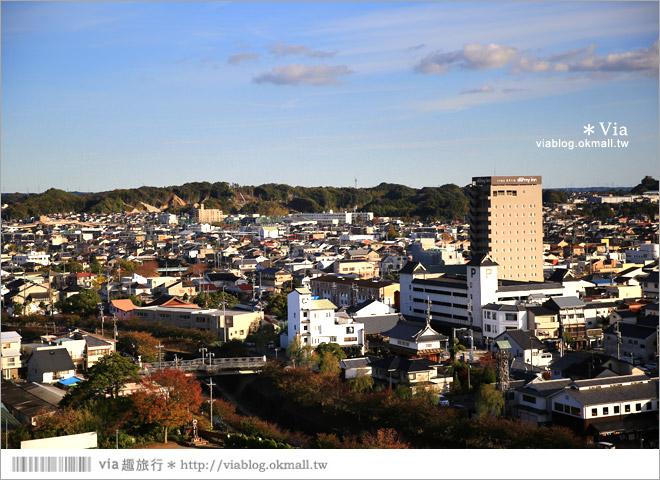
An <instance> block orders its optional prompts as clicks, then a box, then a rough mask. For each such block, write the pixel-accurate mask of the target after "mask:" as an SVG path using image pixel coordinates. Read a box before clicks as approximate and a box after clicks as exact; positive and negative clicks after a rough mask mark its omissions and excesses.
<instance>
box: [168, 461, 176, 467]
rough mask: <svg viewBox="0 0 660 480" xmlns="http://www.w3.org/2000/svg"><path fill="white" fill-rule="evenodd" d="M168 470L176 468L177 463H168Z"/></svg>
mask: <svg viewBox="0 0 660 480" xmlns="http://www.w3.org/2000/svg"><path fill="white" fill-rule="evenodd" d="M167 468H176V463H174V462H167Z"/></svg>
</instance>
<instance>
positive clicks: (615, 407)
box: [613, 405, 621, 415]
mask: <svg viewBox="0 0 660 480" xmlns="http://www.w3.org/2000/svg"><path fill="white" fill-rule="evenodd" d="M613 410H614V414H615V415H616V414H618V413H619V411H620V410H621V409H620V408H619V406H618V405H614V409H613Z"/></svg>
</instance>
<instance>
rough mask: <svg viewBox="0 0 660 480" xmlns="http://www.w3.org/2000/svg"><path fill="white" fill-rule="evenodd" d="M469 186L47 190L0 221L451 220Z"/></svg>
mask: <svg viewBox="0 0 660 480" xmlns="http://www.w3.org/2000/svg"><path fill="white" fill-rule="evenodd" d="M467 188H468V187H459V186H457V185H454V184H446V185H442V186H439V187H423V188H419V189H416V188H411V187H407V186H405V185H399V184H394V183H381V184H380V185H377V186H375V187H369V188H353V187H300V186H298V187H293V186H290V185H285V184H278V183H267V184H264V185H259V186H240V185H238V184H235V183H233V184H230V183H227V182H215V183H210V182H190V183H185V184H183V185H179V186H169V187H140V188H132V189H117V190H111V191H107V192H98V193H69V192H65V191H63V190H59V189H56V188H51V189H49V190H47V191H45V192H43V193H40V194H31V195H26V194H20V193H12V194H5V195H3V196H2V201H3V203H6V204H7V205H8V207H7V208H5V209H3V217H5V218H7V219H20V218H26V217H32V216H37V215H47V214H51V213H65V212H77V213H111V212H122V211H133V210H137V211H146V209H147V206H152V207H156V208H159V209H161V210H166V211H169V212H172V213H181V212H185V211H186V210H189V209H190V208H192V206H193V205H194V204H199V203H203V204H204V205H205V206H206V208H220V209H222V210H223V211H224V212H225V213H238V212H240V213H248V214H251V213H259V214H262V215H267V216H278V215H285V214H287V213H293V212H322V211H326V210H330V209H332V210H335V211H341V210H352V209H353V208H357V209H358V210H363V211H370V212H373V213H374V215H375V216H377V217H383V216H388V217H404V218H419V219H422V220H451V219H455V218H458V219H462V218H463V217H464V215H466V214H467V213H468V209H469V200H468V191H467ZM657 188H658V181H657V180H655V179H653V178H652V177H645V178H644V179H643V180H642V182H641V183H640V184H639V185H637V186H636V187H634V188H633V189H631V190H630V192H631V193H641V192H644V191H648V190H654V189H655V190H657ZM543 200H544V203H564V202H565V201H566V200H567V195H566V193H565V192H561V191H559V190H545V191H544V198H543Z"/></svg>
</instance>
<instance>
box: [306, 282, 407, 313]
mask: <svg viewBox="0 0 660 480" xmlns="http://www.w3.org/2000/svg"><path fill="white" fill-rule="evenodd" d="M310 289H311V290H312V292H313V294H314V295H315V296H317V297H320V298H325V299H327V300H330V301H331V302H332V303H334V304H335V305H337V306H339V307H348V306H352V305H358V304H360V303H362V302H365V301H367V300H370V299H375V300H378V301H379V302H382V303H384V304H385V305H387V306H390V307H396V306H398V303H399V302H398V296H399V284H398V283H396V282H390V281H381V280H358V279H354V278H346V277H339V276H335V275H322V276H320V277H316V278H312V279H311V280H310Z"/></svg>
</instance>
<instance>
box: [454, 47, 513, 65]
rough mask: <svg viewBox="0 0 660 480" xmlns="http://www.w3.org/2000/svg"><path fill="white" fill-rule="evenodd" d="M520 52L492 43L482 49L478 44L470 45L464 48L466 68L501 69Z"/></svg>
mask: <svg viewBox="0 0 660 480" xmlns="http://www.w3.org/2000/svg"><path fill="white" fill-rule="evenodd" d="M517 54H518V50H516V49H515V48H513V47H506V46H503V45H496V44H494V43H491V44H490V45H488V46H486V47H482V46H481V45H480V44H478V43H469V44H467V45H466V46H465V47H463V61H464V62H465V64H466V66H465V68H469V69H470V70H490V69H491V68H501V67H503V66H505V65H506V64H508V63H509V62H511V60H513V59H514V58H515V57H516V55H517Z"/></svg>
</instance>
